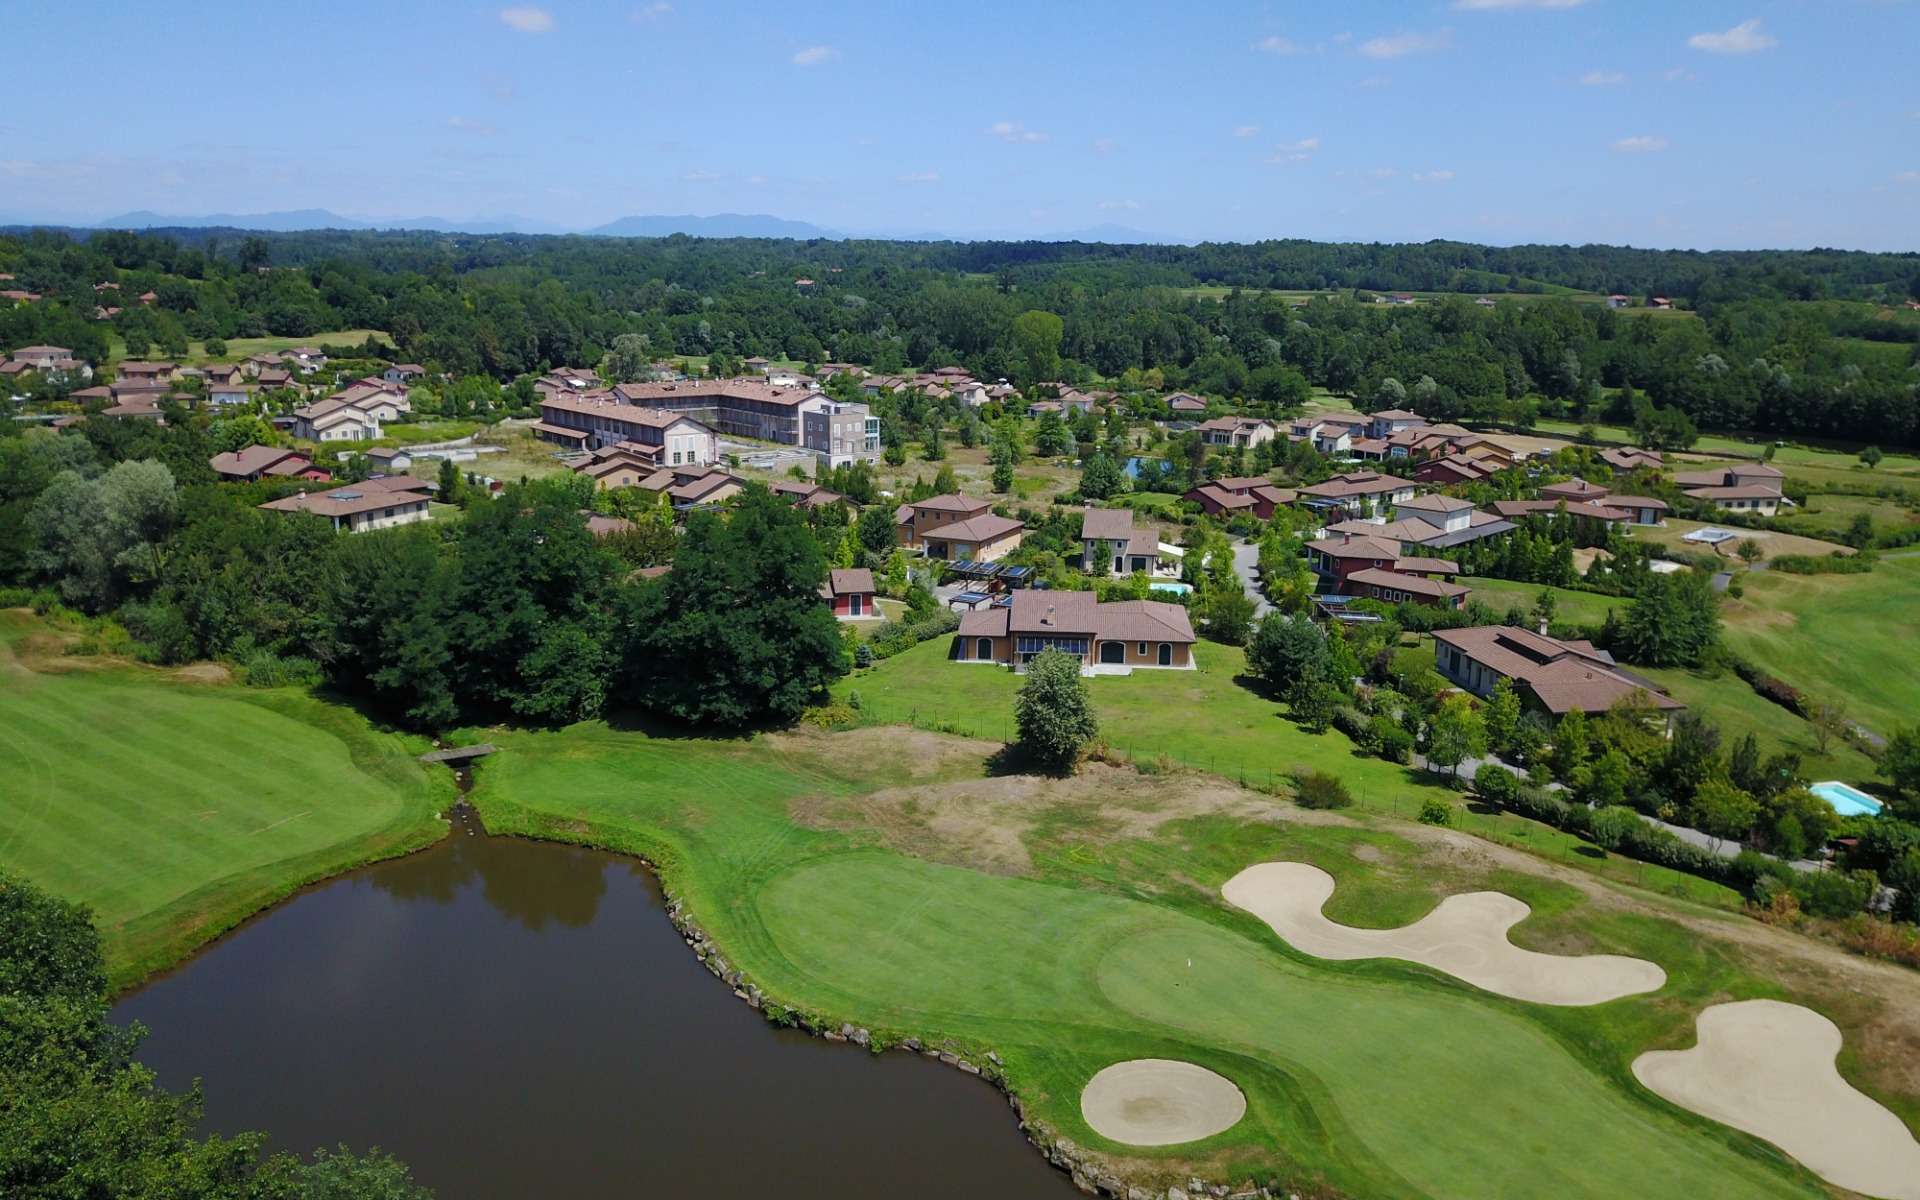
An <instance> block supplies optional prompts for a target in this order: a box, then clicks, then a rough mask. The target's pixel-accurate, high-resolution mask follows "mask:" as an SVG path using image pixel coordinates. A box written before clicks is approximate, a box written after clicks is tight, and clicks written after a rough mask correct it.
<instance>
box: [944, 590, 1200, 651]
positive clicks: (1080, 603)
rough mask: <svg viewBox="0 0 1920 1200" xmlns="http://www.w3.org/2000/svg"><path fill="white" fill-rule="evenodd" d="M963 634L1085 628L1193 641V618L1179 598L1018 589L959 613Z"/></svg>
mask: <svg viewBox="0 0 1920 1200" xmlns="http://www.w3.org/2000/svg"><path fill="white" fill-rule="evenodd" d="M960 632H961V633H962V634H964V635H967V636H985V637H1001V636H1005V635H1007V634H1009V633H1011V634H1023V633H1026V634H1061V633H1066V634H1073V633H1078V634H1086V635H1089V636H1091V637H1096V638H1100V639H1103V640H1106V641H1126V642H1192V641H1194V640H1195V638H1194V635H1193V622H1192V621H1191V620H1190V619H1189V618H1188V616H1187V610H1186V609H1185V608H1182V607H1181V606H1180V605H1178V604H1168V603H1166V602H1164V601H1159V600H1123V601H1114V602H1110V603H1107V604H1102V603H1100V601H1099V598H1098V597H1096V596H1095V595H1094V594H1093V593H1092V592H1061V591H1018V592H1015V593H1013V603H1012V604H1011V605H1010V606H1009V607H1006V608H996V609H986V610H976V611H974V612H969V613H963V614H962V615H961V618H960Z"/></svg>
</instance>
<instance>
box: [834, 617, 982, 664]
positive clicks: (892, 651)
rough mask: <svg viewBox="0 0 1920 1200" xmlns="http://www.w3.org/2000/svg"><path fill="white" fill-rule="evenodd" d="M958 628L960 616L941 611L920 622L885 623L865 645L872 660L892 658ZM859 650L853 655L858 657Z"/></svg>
mask: <svg viewBox="0 0 1920 1200" xmlns="http://www.w3.org/2000/svg"><path fill="white" fill-rule="evenodd" d="M958 628H960V614H959V613H956V612H948V611H941V612H938V613H935V614H934V615H933V616H931V617H928V618H926V619H925V620H920V621H885V622H883V623H882V624H881V625H880V628H878V629H876V630H875V631H874V634H873V637H872V638H870V639H869V640H868V641H867V642H866V645H867V646H868V647H869V650H868V653H870V654H872V655H873V657H874V658H892V657H893V656H894V655H896V654H898V653H900V652H901V651H903V650H911V649H912V648H913V647H915V646H917V645H919V644H920V643H921V642H926V641H931V640H933V639H934V638H937V637H939V636H940V635H941V634H944V633H952V632H953V631H954V630H956V629H958ZM859 653H860V652H859V650H857V649H856V650H855V651H854V654H855V655H856V656H858V655H859Z"/></svg>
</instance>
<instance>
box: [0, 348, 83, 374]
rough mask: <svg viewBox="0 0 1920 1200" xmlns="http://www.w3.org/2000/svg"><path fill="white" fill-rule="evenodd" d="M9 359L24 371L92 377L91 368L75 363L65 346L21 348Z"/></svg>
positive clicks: (71, 352) (81, 363)
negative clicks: (19, 365)
mask: <svg viewBox="0 0 1920 1200" xmlns="http://www.w3.org/2000/svg"><path fill="white" fill-rule="evenodd" d="M9 357H10V359H11V360H12V361H13V362H17V363H20V364H22V366H23V369H26V370H31V371H39V372H42V373H46V372H51V371H60V372H74V373H77V374H79V375H81V376H84V377H86V378H89V379H90V378H92V377H93V368H92V367H90V366H88V365H87V364H85V363H83V362H79V361H77V360H76V359H75V358H74V357H73V351H72V350H69V349H68V348H67V347H65V346H22V347H20V348H19V349H18V350H15V351H14V352H13V353H12V355H10V356H9Z"/></svg>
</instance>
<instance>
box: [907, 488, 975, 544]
mask: <svg viewBox="0 0 1920 1200" xmlns="http://www.w3.org/2000/svg"><path fill="white" fill-rule="evenodd" d="M992 511H993V501H991V500H986V499H983V498H981V497H979V496H962V495H960V494H958V493H949V494H947V495H944V496H929V497H927V498H926V499H925V500H915V501H911V502H909V503H907V504H902V505H901V506H900V507H899V508H897V509H895V510H894V513H893V523H894V525H895V527H896V529H897V531H898V533H899V536H900V544H901V545H902V546H905V547H906V548H907V549H909V550H917V549H919V548H920V544H921V539H922V537H923V536H924V535H925V534H926V533H927V532H928V531H929V530H932V529H936V528H938V527H940V526H942V525H951V524H953V523H954V522H955V521H965V520H969V519H971V518H973V517H978V516H983V515H985V514H987V513H990V512H992Z"/></svg>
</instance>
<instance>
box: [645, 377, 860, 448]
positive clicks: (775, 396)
mask: <svg viewBox="0 0 1920 1200" xmlns="http://www.w3.org/2000/svg"><path fill="white" fill-rule="evenodd" d="M613 394H614V397H615V398H616V399H618V400H619V401H620V402H621V403H623V404H633V405H638V406H641V407H645V408H660V409H665V410H667V411H668V412H679V413H687V414H688V415H690V416H694V417H698V418H699V419H700V420H702V421H705V422H706V423H707V424H709V425H711V426H713V427H714V428H715V429H717V430H719V431H720V432H721V433H725V434H731V435H733V436H734V437H746V438H757V439H759V440H760V441H763V442H778V443H780V444H782V445H786V446H799V445H802V444H803V443H804V439H803V433H804V429H803V422H802V419H801V414H802V411H803V409H804V408H805V407H806V405H807V403H808V401H818V402H821V403H825V404H831V403H833V401H832V398H831V397H828V396H825V395H823V394H822V393H820V392H819V391H817V390H815V389H812V388H805V387H778V386H776V385H774V384H771V383H767V382H765V381H763V380H758V379H690V380H687V381H685V382H683V383H623V384H620V385H619V386H617V387H615V388H614V389H613Z"/></svg>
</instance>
